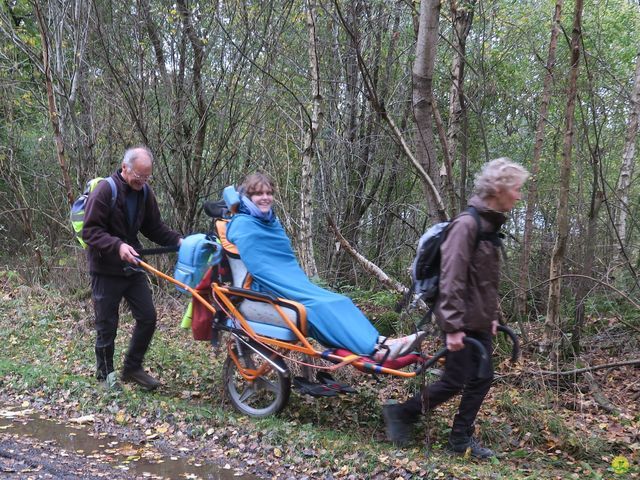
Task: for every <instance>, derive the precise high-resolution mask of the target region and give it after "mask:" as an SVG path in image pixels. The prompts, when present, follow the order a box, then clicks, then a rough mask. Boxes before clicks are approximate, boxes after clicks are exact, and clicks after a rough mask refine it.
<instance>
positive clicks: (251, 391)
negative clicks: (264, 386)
mask: <svg viewBox="0 0 640 480" xmlns="http://www.w3.org/2000/svg"><path fill="white" fill-rule="evenodd" d="M256 393H257V392H256V389H255V388H254V387H253V385H251V386H249V387H247V388H245V390H244V392H242V393H241V394H240V396H239V397H238V400H240V401H241V402H242V403H246V402H247V400H249V399H250V398H251V397H253V396H254V395H255V394H256Z"/></svg>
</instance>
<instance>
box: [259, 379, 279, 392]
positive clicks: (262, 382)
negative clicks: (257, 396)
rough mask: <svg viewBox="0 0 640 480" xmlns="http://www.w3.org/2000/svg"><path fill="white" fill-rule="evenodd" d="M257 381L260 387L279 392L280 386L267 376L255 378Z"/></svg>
mask: <svg viewBox="0 0 640 480" xmlns="http://www.w3.org/2000/svg"><path fill="white" fill-rule="evenodd" d="M255 383H257V384H258V388H259V389H263V390H269V391H270V392H273V393H277V392H278V386H277V385H276V384H275V383H273V382H272V381H271V380H269V379H268V378H265V377H260V378H257V379H256V380H255Z"/></svg>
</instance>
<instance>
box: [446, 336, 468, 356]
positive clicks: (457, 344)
mask: <svg viewBox="0 0 640 480" xmlns="http://www.w3.org/2000/svg"><path fill="white" fill-rule="evenodd" d="M465 336H466V335H465V333H464V332H454V333H447V349H448V350H449V351H450V352H457V351H458V350H462V349H463V348H464V343H463V342H462V341H463V340H464V337H465Z"/></svg>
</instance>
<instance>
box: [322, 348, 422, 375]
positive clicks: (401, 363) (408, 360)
mask: <svg viewBox="0 0 640 480" xmlns="http://www.w3.org/2000/svg"><path fill="white" fill-rule="evenodd" d="M332 353H333V354H335V355H339V356H340V357H348V356H349V355H353V353H352V352H350V351H349V350H345V349H344V348H336V349H335V350H333V352H332ZM361 358H362V359H363V360H364V361H366V362H370V363H372V364H374V365H380V366H382V367H385V368H391V369H393V370H399V369H401V368H404V367H406V366H409V365H413V364H414V363H422V362H424V358H423V357H422V356H420V355H418V354H417V353H410V354H408V355H403V356H402V357H398V358H394V359H393V360H387V361H386V362H384V363H382V364H379V363H378V362H376V361H375V360H374V359H373V358H371V357H365V356H362V357H361Z"/></svg>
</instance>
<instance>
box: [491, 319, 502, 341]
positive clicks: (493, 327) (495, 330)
mask: <svg viewBox="0 0 640 480" xmlns="http://www.w3.org/2000/svg"><path fill="white" fill-rule="evenodd" d="M498 325H500V322H499V321H498V320H494V321H493V322H491V334H492V335H493V336H494V337H495V336H496V335H497V334H498Z"/></svg>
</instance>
